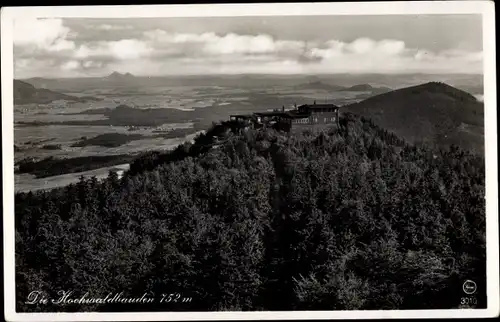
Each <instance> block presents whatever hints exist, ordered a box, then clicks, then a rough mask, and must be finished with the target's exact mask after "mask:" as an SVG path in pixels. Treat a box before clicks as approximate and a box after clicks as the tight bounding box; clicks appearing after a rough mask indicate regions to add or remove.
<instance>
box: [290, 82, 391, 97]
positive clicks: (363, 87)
mask: <svg viewBox="0 0 500 322" xmlns="http://www.w3.org/2000/svg"><path fill="white" fill-rule="evenodd" d="M295 88H296V89H314V90H325V91H343V92H368V93H371V94H379V93H385V92H389V91H391V90H392V89H391V88H389V87H385V86H382V87H374V86H372V85H370V84H358V85H354V86H348V87H346V86H341V85H332V84H327V83H324V82H322V81H319V80H315V81H309V82H308V83H304V84H299V85H297V86H295Z"/></svg>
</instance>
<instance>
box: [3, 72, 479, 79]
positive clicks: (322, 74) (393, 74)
mask: <svg viewBox="0 0 500 322" xmlns="http://www.w3.org/2000/svg"><path fill="white" fill-rule="evenodd" d="M114 73H119V74H121V75H123V76H125V75H126V74H130V75H132V76H133V77H136V78H169V77H222V76H276V77H280V76H281V77H286V76H335V75H343V76H345V75H349V76H359V75H384V76H399V75H439V76H445V75H467V76H484V73H464V72H457V73H439V72H437V73H426V72H396V73H381V72H366V73H290V74H281V73H234V74H233V73H212V74H166V75H134V74H132V73H130V72H123V73H120V72H115V71H114V72H111V73H109V74H106V75H102V76H74V77H49V76H31V77H22V78H16V77H14V78H13V79H14V80H27V79H34V78H43V79H84V78H89V79H92V78H106V77H109V76H110V75H111V74H114Z"/></svg>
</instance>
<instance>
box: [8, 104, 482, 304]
mask: <svg viewBox="0 0 500 322" xmlns="http://www.w3.org/2000/svg"><path fill="white" fill-rule="evenodd" d="M340 123H341V128H340V129H337V128H332V129H331V130H329V131H328V132H324V133H319V134H317V133H304V134H294V135H287V134H284V133H278V132H275V131H273V130H267V131H257V130H249V131H247V132H242V133H240V132H239V131H236V130H235V131H234V132H233V131H226V129H227V128H229V125H230V124H223V125H218V126H215V127H214V128H213V129H212V130H211V131H208V133H207V134H206V135H202V136H200V137H199V138H198V140H197V142H195V144H194V145H191V144H184V145H183V146H180V147H179V148H178V149H176V150H175V151H173V152H171V153H149V154H147V155H144V156H143V157H141V158H140V159H137V160H136V161H135V162H134V163H133V164H132V165H131V170H130V173H128V174H127V175H125V176H124V178H123V179H121V180H119V179H118V177H117V176H116V174H111V175H110V176H109V178H108V179H107V180H105V181H102V182H98V181H97V180H95V179H94V180H89V181H84V180H81V181H80V182H79V183H78V184H76V185H71V186H68V187H66V188H62V189H57V190H52V191H49V192H37V193H27V194H26V193H21V194H17V195H16V198H15V206H16V216H15V218H16V286H17V299H16V300H17V308H18V310H19V311H63V310H67V311H75V310H78V311H113V310H116V311H127V310H144V311H148V310H162V311H168V310H189V311H197V310H199V311H204V310H342V309H344V310H345V309H348V310H354V309H419V308H422V309H432V308H440V309H444V308H457V307H459V305H460V297H461V294H463V292H462V291H461V288H462V283H463V281H464V280H465V279H471V280H474V281H475V282H476V283H477V285H478V292H477V294H476V296H477V298H478V306H482V307H485V305H486V302H485V299H486V280H485V265H486V260H485V246H486V241H485V200H484V180H485V168H484V158H483V157H481V156H477V155H473V154H470V153H468V152H465V151H462V150H460V149H459V148H457V147H454V146H453V147H452V148H450V149H446V150H439V151H438V150H431V149H430V148H424V147H419V146H413V145H409V144H406V143H405V142H403V141H402V140H401V139H399V138H398V137H396V136H395V135H393V134H391V133H388V132H387V131H385V130H384V129H381V128H379V127H377V126H375V125H374V124H373V123H372V122H371V121H369V120H365V119H361V118H358V117H355V116H353V115H350V114H346V115H345V116H344V117H343V118H342V119H341V121H340ZM215 132H219V133H217V134H219V135H220V136H221V139H220V140H221V142H220V143H219V144H210V141H211V137H212V136H213V135H215ZM33 290H41V291H45V292H47V293H49V294H52V297H55V298H57V291H59V290H74V291H75V292H76V293H77V294H79V295H82V293H85V292H89V293H91V294H93V295H94V296H103V297H104V296H105V295H106V294H107V293H108V292H125V293H126V294H128V295H130V296H140V295H142V294H143V293H144V292H147V291H152V292H155V293H156V294H161V293H179V294H182V295H183V296H188V297H191V298H192V301H191V302H189V303H177V304H172V303H171V304H161V303H155V304H150V305H146V304H141V305H136V306H134V305H131V304H127V305H123V304H115V305H96V304H93V305H90V304H89V305H76V306H72V305H67V306H60V305H57V306H56V305H51V304H50V303H49V304H48V305H28V304H25V301H26V298H27V296H28V294H29V293H30V292H31V291H33Z"/></svg>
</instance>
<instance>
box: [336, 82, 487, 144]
mask: <svg viewBox="0 0 500 322" xmlns="http://www.w3.org/2000/svg"><path fill="white" fill-rule="evenodd" d="M344 110H346V111H349V112H352V113H354V114H358V115H361V116H364V117H368V118H370V119H372V120H373V121H374V123H375V124H377V125H379V126H381V127H383V128H385V129H387V130H390V131H393V132H394V133H395V134H396V135H398V136H399V137H401V138H403V139H405V140H407V141H408V142H411V143H417V142H422V143H429V144H436V145H439V146H448V145H450V144H456V145H458V146H460V147H462V148H464V149H472V150H475V151H478V152H479V151H483V150H484V120H483V117H484V105H483V104H482V103H481V102H479V101H478V100H477V99H476V98H475V97H474V96H473V95H472V94H470V93H467V92H465V91H462V90H460V89H457V88H455V87H453V86H450V85H448V84H445V83H442V82H428V83H424V84H420V85H416V86H410V87H405V88H401V89H396V90H393V91H390V92H387V93H382V94H379V95H376V96H372V97H369V98H366V99H365V100H363V101H361V102H357V103H353V104H349V105H346V106H345V107H344Z"/></svg>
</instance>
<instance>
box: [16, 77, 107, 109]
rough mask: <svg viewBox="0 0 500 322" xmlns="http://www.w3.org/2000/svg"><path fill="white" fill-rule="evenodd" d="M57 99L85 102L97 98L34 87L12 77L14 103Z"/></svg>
mask: <svg viewBox="0 0 500 322" xmlns="http://www.w3.org/2000/svg"><path fill="white" fill-rule="evenodd" d="M57 100H66V101H73V102H85V101H89V100H99V99H98V98H95V97H89V96H85V97H76V96H72V95H66V94H62V93H59V92H54V91H51V90H48V89H44V88H36V87H35V86H33V85H32V84H29V83H27V82H24V81H20V80H17V79H14V104H48V103H50V102H53V101H57Z"/></svg>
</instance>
